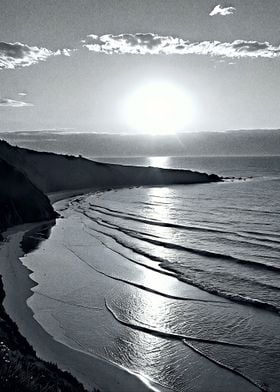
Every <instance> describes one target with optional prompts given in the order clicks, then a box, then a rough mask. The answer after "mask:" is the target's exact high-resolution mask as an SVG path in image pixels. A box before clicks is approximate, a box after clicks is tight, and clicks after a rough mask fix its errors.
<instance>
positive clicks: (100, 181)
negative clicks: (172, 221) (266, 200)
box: [0, 140, 221, 193]
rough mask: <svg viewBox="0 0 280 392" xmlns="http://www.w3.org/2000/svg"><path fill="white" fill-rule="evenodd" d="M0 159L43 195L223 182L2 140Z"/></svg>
mask: <svg viewBox="0 0 280 392" xmlns="http://www.w3.org/2000/svg"><path fill="white" fill-rule="evenodd" d="M0 156H1V157H2V158H3V159H5V161H6V162H8V163H9V164H11V165H12V166H14V167H16V168H18V169H19V170H21V171H22V172H24V173H25V174H26V175H27V177H28V178H29V179H30V180H31V181H32V183H33V184H34V185H36V186H37V187H38V188H39V189H41V190H42V191H43V192H47V193H48V192H57V191H62V190H70V189H83V188H90V187H115V186H116V187H119V186H141V185H172V184H194V183H207V182H214V181H220V180H221V178H220V177H218V176H216V175H214V174H213V175H208V174H206V173H198V172H194V171H191V170H175V169H159V168H155V167H137V166H123V165H113V164H103V163H98V162H94V161H90V160H88V159H84V158H82V157H71V156H67V155H60V154H54V153H48V152H39V151H33V150H28V149H25V148H21V147H15V146H11V145H10V144H9V143H7V142H5V141H3V140H2V141H1V140H0Z"/></svg>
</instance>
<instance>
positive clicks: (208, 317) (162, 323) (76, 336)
mask: <svg viewBox="0 0 280 392" xmlns="http://www.w3.org/2000/svg"><path fill="white" fill-rule="evenodd" d="M103 161H107V162H116V163H125V164H138V165H145V166H146V165H153V166H161V167H172V168H186V169H193V170H198V171H205V172H208V173H216V174H219V175H223V176H228V177H232V176H234V177H236V178H240V179H239V180H234V181H232V180H228V181H225V182H223V183H213V184H199V185H187V186H168V187H139V188H131V189H119V190H111V191H107V192H98V193H96V194H88V195H84V196H80V197H76V198H73V199H72V200H71V201H70V202H69V205H68V206H67V209H66V210H64V211H62V213H63V214H65V219H60V220H58V222H57V225H56V226H54V227H53V228H52V231H51V234H50V237H49V238H48V239H45V240H44V241H43V242H42V243H41V245H40V246H39V248H37V249H35V250H34V251H33V252H32V253H29V254H27V255H26V256H25V257H24V258H23V259H22V261H23V263H24V264H25V265H26V266H27V267H28V268H29V269H31V270H32V271H33V276H32V278H33V279H34V280H35V281H36V282H37V283H38V286H36V288H35V289H34V294H33V295H32V297H31V298H30V299H29V306H30V307H31V308H32V310H33V312H34V317H35V318H36V319H37V320H38V322H39V323H40V324H41V325H42V326H43V327H44V328H45V329H46V330H47V331H48V332H49V333H50V334H52V335H53V336H54V338H56V339H57V340H59V341H61V342H63V343H65V344H67V345H69V346H71V347H73V348H74V349H79V350H83V351H85V352H87V353H89V354H90V355H97V356H100V357H102V358H105V359H106V360H108V361H110V362H113V363H116V364H118V365H121V366H123V367H125V368H127V369H129V370H130V371H132V372H135V373H139V374H141V375H142V376H144V377H146V378H147V380H151V381H153V382H155V383H156V384H157V385H158V387H159V390H160V388H161V387H162V388H168V389H170V390H174V391H180V392H183V391H197V392H218V391H240V392H243V391H244V392H246V391H257V390H263V391H268V390H269V391H275V392H277V391H279V390H280V372H279V369H280V322H279V321H280V320H279V312H280V231H279V229H280V223H279V217H280V198H279V194H280V170H279V169H280V157H215V158H214V157H203V158H202V157H192V158H163V157H162V158H128V159H111V160H109V159H103ZM41 234H42V233H40V230H39V231H38V233H37V234H36V233H35V234H34V232H33V233H32V235H31V234H30V235H29V236H28V235H27V236H26V239H25V240H26V241H28V238H29V240H30V238H31V237H32V238H34V237H35V238H36V236H37V237H38V238H41V237H42V235H41ZM54 247H55V248H56V252H54V251H53V249H54ZM46 263H47V266H46ZM61 266H63V268H61ZM46 271H47V273H46ZM58 331H59V332H58Z"/></svg>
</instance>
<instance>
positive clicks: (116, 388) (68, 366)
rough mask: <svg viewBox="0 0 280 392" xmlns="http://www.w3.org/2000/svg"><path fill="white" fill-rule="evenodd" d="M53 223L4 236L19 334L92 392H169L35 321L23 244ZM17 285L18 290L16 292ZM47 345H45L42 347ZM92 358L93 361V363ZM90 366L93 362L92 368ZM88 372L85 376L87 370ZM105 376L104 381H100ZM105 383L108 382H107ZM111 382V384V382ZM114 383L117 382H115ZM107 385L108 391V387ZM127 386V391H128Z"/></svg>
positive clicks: (7, 282)
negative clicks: (65, 340)
mask: <svg viewBox="0 0 280 392" xmlns="http://www.w3.org/2000/svg"><path fill="white" fill-rule="evenodd" d="M106 189H108V187H106V188H105V189H99V188H98V189H97V188H96V187H95V188H87V189H80V190H73V191H63V192H55V193H52V194H49V195H48V197H49V199H50V201H51V203H52V205H54V204H56V203H58V202H62V203H67V201H68V200H69V199H71V198H72V197H75V196H78V195H82V194H86V193H88V192H98V191H105V190H106ZM44 223H49V222H36V223H30V224H25V225H20V226H14V227H12V228H10V229H8V230H7V231H5V232H4V233H2V235H3V237H4V239H5V240H6V241H4V242H3V243H2V246H1V247H0V255H1V256H2V257H3V256H4V259H5V261H6V262H5V263H2V265H1V266H0V274H1V275H2V281H3V288H4V292H5V298H4V300H3V306H4V309H5V311H6V313H7V314H8V315H9V316H10V317H11V319H12V320H13V321H14V322H15V323H16V325H17V327H18V330H19V332H20V333H21V334H22V335H23V336H24V337H25V338H26V339H27V341H28V343H29V344H30V345H31V346H32V347H33V348H34V350H35V352H36V355H37V356H38V358H40V359H42V360H45V361H48V362H51V363H55V364H57V366H58V368H59V369H61V370H65V371H67V372H69V373H70V374H71V375H73V376H74V377H75V378H76V379H77V380H78V381H79V382H82V384H83V385H84V387H85V388H86V389H88V390H89V391H92V389H93V388H98V389H99V390H100V391H101V392H125V391H126V392H130V391H132V390H133V391H134V390H135V391H139V392H148V391H165V392H166V391H169V389H167V388H164V387H160V389H158V388H159V386H157V385H154V384H153V383H152V382H151V383H150V382H149V380H148V379H146V378H145V377H142V376H141V375H139V374H137V373H133V372H131V371H129V370H128V369H125V368H122V367H121V366H120V365H118V364H114V363H111V362H109V361H107V360H105V359H102V358H99V357H98V356H94V355H89V354H86V353H84V352H82V351H79V350H77V349H74V348H72V347H68V346H67V345H65V344H63V343H60V342H59V341H57V340H55V339H54V338H53V337H52V336H51V335H50V334H49V333H47V332H46V331H45V330H44V329H43V327H42V326H41V325H40V324H39V323H38V322H37V321H36V320H35V318H34V314H33V312H32V310H31V308H30V307H29V306H28V304H27V301H28V299H30V298H31V297H32V295H33V290H32V289H33V288H34V287H36V286H37V282H36V281H34V280H33V279H32V277H31V274H32V271H31V270H30V269H28V268H27V267H26V266H24V265H23V264H21V263H20V261H19V260H20V259H19V258H20V257H23V256H24V252H23V250H22V248H21V246H20V243H21V240H22V238H23V236H24V234H25V233H26V232H28V231H29V230H30V229H35V228H39V227H40V226H42V225H44ZM15 284H16V286H17V288H18V289H17V290H16V291H15V290H14V287H15ZM42 342H44V344H42ZM89 358H90V361H89ZM89 362H92V365H90V368H89ZM85 368H87V371H86V372H84V369H85ZM90 373H94V374H96V377H95V379H98V377H99V378H101V380H102V384H103V387H102V388H100V386H99V382H100V381H101V380H100V381H99V382H98V380H96V382H95V383H93V381H92V378H90V380H89V379H88V377H87V376H86V374H90ZM100 375H101V377H100ZM104 380H106V381H105V382H104ZM109 380H111V381H109ZM112 381H113V382H112ZM104 384H105V387H104ZM124 385H126V388H125V389H124Z"/></svg>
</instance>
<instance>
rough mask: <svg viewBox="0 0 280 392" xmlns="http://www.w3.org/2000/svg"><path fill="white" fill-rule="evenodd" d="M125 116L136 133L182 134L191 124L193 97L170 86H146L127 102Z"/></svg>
mask: <svg viewBox="0 0 280 392" xmlns="http://www.w3.org/2000/svg"><path fill="white" fill-rule="evenodd" d="M124 116H125V120H126V122H127V124H128V126H129V127H130V128H132V129H135V130H137V131H143V132H151V133H159V132H160V133H161V132H164V133H172V132H178V131H183V130H184V129H185V127H186V126H187V125H188V124H189V123H190V122H191V120H192V116H193V107H192V102H191V99H190V97H189V96H188V95H187V94H186V93H185V91H184V90H183V89H181V88H179V87H178V86H176V85H174V84H172V83H168V82H156V83H150V84H146V85H144V86H142V87H140V88H139V89H138V90H136V91H135V92H134V93H133V94H132V95H130V96H129V97H128V98H127V100H126V101H125V105H124Z"/></svg>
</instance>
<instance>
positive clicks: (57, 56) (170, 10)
mask: <svg viewBox="0 0 280 392" xmlns="http://www.w3.org/2000/svg"><path fill="white" fill-rule="evenodd" d="M279 20H280V2H279V0H232V1H223V2H221V1H219V0H218V1H212V0H141V1H139V0H59V1H55V0H1V3H0V33H1V34H0V41H1V42H0V130H1V131H10V130H42V129H71V130H73V131H92V132H109V133H110V132H112V133H114V132H116V133H118V132H136V131H135V130H134V129H132V128H133V127H131V124H128V122H127V121H126V116H125V113H124V109H123V108H124V105H125V103H126V102H127V101H128V100H129V97H130V96H131V95H132V94H133V93H134V92H135V91H137V90H138V89H139V88H141V87H142V86H145V85H147V84H149V83H155V82H164V83H169V84H171V85H172V86H176V88H178V89H180V91H183V92H184V93H186V94H187V96H188V97H189V100H190V101H191V106H192V111H193V116H192V119H191V121H189V122H187V123H186V124H185V128H184V129H183V131H200V130H208V131H212V130H215V131H223V130H229V129H230V130H232V129H265V128H280V117H279V113H280V110H279V109H280V97H279V84H280V71H279V66H280V46H279V45H280V34H279V30H280V25H279ZM138 131H139V130H138Z"/></svg>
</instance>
